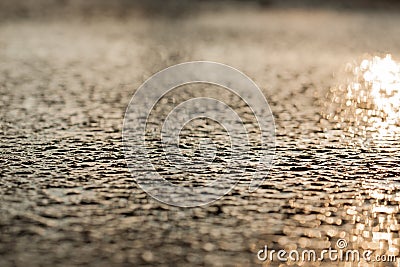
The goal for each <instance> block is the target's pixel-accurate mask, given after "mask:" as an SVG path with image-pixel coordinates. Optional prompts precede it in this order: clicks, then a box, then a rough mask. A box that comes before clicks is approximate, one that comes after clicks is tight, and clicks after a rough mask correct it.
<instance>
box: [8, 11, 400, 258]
mask: <svg viewBox="0 0 400 267" xmlns="http://www.w3.org/2000/svg"><path fill="white" fill-rule="evenodd" d="M398 25H400V16H399V14H398V13H396V12H382V11H371V10H370V11H346V12H345V11H334V10H327V9H325V10H323V9H322V10H299V9H298V10H270V9H255V8H254V7H252V6H244V7H240V8H236V9H235V8H229V9H221V8H215V9H202V10H201V11H199V12H193V13H191V15H190V16H174V17H173V18H171V17H168V16H164V15H160V16H157V17H152V16H148V14H147V13H140V12H132V14H129V15H126V14H125V15H124V16H121V17H118V16H115V15H108V16H106V15H104V14H94V15H91V16H89V17H82V16H80V15H76V16H74V15H65V17H62V16H61V17H60V18H57V17H49V18H39V17H38V18H26V19H8V20H2V22H1V23H0V92H1V95H0V112H1V114H2V115H1V120H0V123H1V132H0V134H1V139H0V140H1V141H0V147H1V150H0V151H1V154H2V156H1V158H0V161H1V169H0V173H1V187H0V192H1V193H0V197H1V202H0V209H1V213H0V255H1V257H0V266H77V265H85V266H141V265H154V266H201V265H206V266H254V265H261V264H263V263H262V262H261V261H259V260H258V259H257V255H256V254H257V252H258V251H259V250H260V249H262V248H263V247H264V245H268V247H269V248H271V249H281V248H285V249H288V250H289V249H299V250H300V251H301V250H302V249H316V250H318V251H319V250H322V249H325V248H328V247H330V246H332V247H335V245H336V242H337V240H338V239H345V240H346V241H347V242H348V248H354V249H360V250H365V249H370V250H373V251H374V252H376V253H377V254H390V255H398V254H399V249H400V237H399V230H400V226H399V224H398V221H397V219H398V218H399V203H400V195H399V193H398V188H399V187H400V184H399V178H398V174H399V172H400V167H399V162H400V142H399V139H398V138H397V137H396V136H390V137H388V136H380V137H379V138H378V139H373V137H368V139H367V140H368V146H366V145H365V142H364V141H363V140H364V139H363V138H364V136H363V135H362V134H361V135H359V134H354V132H352V131H349V127H347V126H348V124H347V126H346V127H342V125H338V124H337V123H338V121H337V120H334V121H330V118H327V117H326V114H330V113H329V112H332V109H330V108H331V104H327V103H329V102H330V101H331V100H332V98H331V97H332V94H333V95H334V96H335V97H339V101H337V103H336V104H338V103H339V104H340V108H344V109H345V108H346V105H345V104H344V105H342V104H343V103H346V101H344V100H343V101H342V100H341V99H340V98H341V97H344V94H341V93H338V92H340V90H339V91H337V90H336V89H333V90H331V88H333V87H335V86H337V85H338V84H343V83H344V84H346V81H345V80H341V78H340V77H341V76H340V75H339V76H333V75H332V73H334V72H338V71H340V69H341V68H343V67H344V66H345V65H346V63H347V62H353V61H359V60H360V59H362V57H363V55H364V53H386V52H389V53H391V54H392V55H393V58H394V59H397V60H399V56H398V55H400V47H399V46H398V44H399V43H400V28H399V27H398ZM396 56H397V57H396ZM190 60H210V61H216V62H221V63H225V64H228V65H231V66H233V67H235V68H237V69H239V70H241V71H243V72H244V73H246V74H247V75H248V76H250V77H251V78H252V79H253V80H254V81H255V82H256V83H257V84H258V85H259V86H260V88H261V89H262V90H263V92H264V94H265V96H266V97H267V99H268V102H269V104H270V106H271V109H272V112H273V114H274V117H275V123H276V133H277V136H276V146H277V148H276V156H275V159H274V163H273V167H272V169H271V171H270V174H269V176H268V177H267V178H266V180H265V181H264V183H263V185H262V186H261V187H260V188H259V189H258V190H257V191H256V192H253V193H250V192H248V191H247V184H245V183H240V184H239V185H238V186H236V187H235V188H234V189H233V190H232V191H231V192H230V193H229V194H228V195H227V196H225V197H223V198H222V199H220V200H219V201H217V202H214V203H212V204H210V205H207V206H204V207H196V208H186V209H185V208H177V207H172V206H168V205H165V204H162V203H160V202H158V201H156V200H154V199H152V198H151V197H149V196H147V195H146V193H144V192H143V191H142V190H141V189H140V188H138V186H137V185H136V184H135V179H134V177H132V176H131V174H130V173H129V171H128V168H127V165H126V162H125V159H124V155H123V151H122V139H121V131H122V121H123V116H124V112H125V109H126V106H127V105H128V103H129V100H130V98H131V97H132V95H133V93H134V91H135V89H136V88H137V87H138V86H139V85H140V84H141V83H142V82H144V81H145V80H146V79H147V78H148V77H149V76H150V75H152V74H153V73H155V72H156V71H159V70H161V69H163V68H164V67H167V66H170V65H172V64H175V63H180V62H185V61H190ZM335 90H336V91H335ZM329 92H330V93H329ZM335 92H336V93H335ZM334 105H335V103H334ZM337 111H338V108H337V107H335V108H334V109H333V112H337ZM339 111H340V110H339ZM353 111H354V112H356V111H355V110H353ZM339 114H343V113H340V112H339ZM367 114H368V113H367ZM333 117H334V116H333ZM361 118H362V117H361ZM355 120H357V118H356V119H355ZM339 121H340V120H339ZM350 122H354V119H353V120H350ZM347 123H348V121H347ZM397 127H398V125H394V126H393V127H392V128H391V130H393V129H394V131H396V130H397ZM357 129H358V128H357ZM189 130H190V129H189ZM189 132H190V131H189ZM366 138H367V137H366ZM360 140H361V142H360ZM155 153H156V152H155ZM176 175H179V174H176ZM264 264H266V265H271V266H278V265H279V264H281V263H278V262H272V263H271V262H268V261H267V262H265V263H264ZM282 264H283V265H282V266H285V264H289V263H282ZM300 265H302V266H312V265H315V266H318V265H320V266H332V265H339V266H396V264H395V263H381V264H378V263H369V264H367V263H365V262H364V263H361V265H357V264H356V263H345V262H315V263H301V264H300Z"/></svg>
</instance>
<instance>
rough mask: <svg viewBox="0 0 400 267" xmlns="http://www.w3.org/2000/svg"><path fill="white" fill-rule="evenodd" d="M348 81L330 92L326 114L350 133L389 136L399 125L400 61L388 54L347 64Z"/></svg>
mask: <svg viewBox="0 0 400 267" xmlns="http://www.w3.org/2000/svg"><path fill="white" fill-rule="evenodd" d="M347 71H348V72H347V73H348V74H350V77H349V79H348V80H347V82H346V84H344V85H340V86H337V87H334V88H332V89H331V91H330V97H331V99H332V103H331V104H330V106H329V107H328V111H327V114H325V117H326V118H327V119H328V120H330V121H333V122H336V126H337V127H338V128H340V129H343V130H345V131H347V132H349V133H351V134H354V135H357V136H362V137H367V136H368V135H369V134H368V133H370V136H372V137H378V138H380V137H387V136H394V135H396V134H397V131H398V128H399V126H400V63H399V62H396V61H395V60H393V59H392V56H391V55H389V54H388V55H386V56H385V57H379V56H374V57H370V58H366V59H364V60H362V61H361V63H360V64H358V65H352V64H348V66H347Z"/></svg>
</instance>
